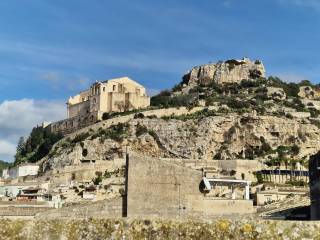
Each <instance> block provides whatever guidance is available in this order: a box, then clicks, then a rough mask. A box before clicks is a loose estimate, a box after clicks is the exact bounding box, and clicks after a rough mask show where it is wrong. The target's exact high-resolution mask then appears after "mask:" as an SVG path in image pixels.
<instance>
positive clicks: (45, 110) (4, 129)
mask: <svg viewBox="0 0 320 240" xmlns="http://www.w3.org/2000/svg"><path fill="white" fill-rule="evenodd" d="M65 117H66V108H65V105H64V103H63V102H61V101H35V100H33V99H21V100H12V101H8V100H7V101H4V102H2V103H0V159H3V160H7V161H12V160H13V156H14V154H15V146H16V145H17V142H18V140H19V137H20V136H25V137H26V136H27V135H28V134H29V133H30V131H31V129H32V128H33V127H35V126H36V125H38V124H41V123H42V122H45V121H49V122H50V121H56V120H59V119H63V118H65Z"/></svg>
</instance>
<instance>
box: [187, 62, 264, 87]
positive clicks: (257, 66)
mask: <svg viewBox="0 0 320 240" xmlns="http://www.w3.org/2000/svg"><path fill="white" fill-rule="evenodd" d="M259 77H265V68H264V66H263V64H262V62H261V61H259V60H256V61H255V62H252V61H251V60H250V59H248V58H244V59H242V60H234V59H232V60H227V61H225V62H218V63H215V64H205V65H201V66H197V67H194V68H192V69H191V71H189V72H188V73H187V74H186V75H185V76H184V77H183V79H184V83H186V84H187V85H188V86H196V85H199V84H201V85H209V84H210V83H217V84H225V83H234V82H241V80H243V79H256V78H259Z"/></svg>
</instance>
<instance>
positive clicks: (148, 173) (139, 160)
mask: <svg viewBox="0 0 320 240" xmlns="http://www.w3.org/2000/svg"><path fill="white" fill-rule="evenodd" d="M201 180H202V172H201V171H197V170H194V169H190V168H186V167H183V166H180V165H176V164H172V163H168V162H165V161H161V160H160V159H155V158H150V157H146V156H138V155H135V154H131V155H130V158H129V175H128V217H138V216H153V217H170V218H185V217H187V218H190V217H191V218H207V217H210V216H214V215H226V214H251V213H253V212H254V210H253V206H252V202H251V201H241V200H239V201H238V200H236V201H233V200H228V199H221V200H216V199H210V198H208V197H205V196H204V195H203V194H202V193H201V192H200V189H199V187H200V183H201Z"/></svg>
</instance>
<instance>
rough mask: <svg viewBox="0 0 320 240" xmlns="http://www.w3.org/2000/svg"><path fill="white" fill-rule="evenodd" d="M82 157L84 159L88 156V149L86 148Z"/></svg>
mask: <svg viewBox="0 0 320 240" xmlns="http://www.w3.org/2000/svg"><path fill="white" fill-rule="evenodd" d="M82 156H83V157H86V156H88V149H86V148H85V149H83V150H82Z"/></svg>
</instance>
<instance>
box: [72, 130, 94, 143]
mask: <svg viewBox="0 0 320 240" xmlns="http://www.w3.org/2000/svg"><path fill="white" fill-rule="evenodd" d="M89 136H90V134H89V133H87V132H85V133H80V134H78V135H77V136H75V138H74V139H72V140H71V142H72V143H78V142H82V141H84V140H86V139H87V138H88V137H89Z"/></svg>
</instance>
